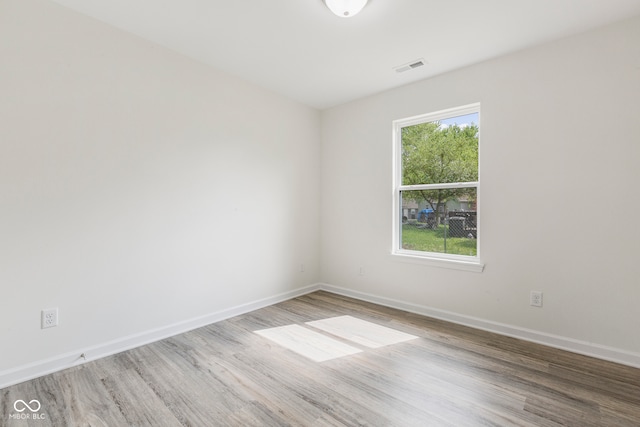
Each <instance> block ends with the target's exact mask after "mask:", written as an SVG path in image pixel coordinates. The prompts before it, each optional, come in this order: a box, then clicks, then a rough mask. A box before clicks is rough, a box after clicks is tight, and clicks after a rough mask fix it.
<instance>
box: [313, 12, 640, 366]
mask: <svg viewBox="0 0 640 427" xmlns="http://www.w3.org/2000/svg"><path fill="white" fill-rule="evenodd" d="M639 99H640V19H639V18H636V19H633V20H629V21H627V22H623V23H620V24H617V25H613V26H610V27H606V28H602V29H600V30H598V31H594V32H590V33H587V34H583V35H580V36H576V37H573V38H569V39H565V40H562V41H558V42H555V43H551V44H547V45H544V46H541V47H537V48H532V49H529V50H526V51H522V52H519V53H515V54H512V55H509V56H506V57H502V58H499V59H495V60H491V61H488V62H485V63H482V64H479V65H476V66H472V67H469V68H465V69H462V70H459V71H456V72H451V73H448V74H445V75H441V76H439V77H436V78H432V79H428V80H424V81H421V82H419V83H415V84H411V85H408V86H405V87H401V88H399V89H396V90H391V91H388V92H385V93H382V94H379V95H376V96H371V97H368V98H366V99H362V100H359V101H355V102H352V103H349V104H346V105H342V106H338V107H335V108H333V109H330V110H327V111H324V112H323V115H322V120H323V121H322V123H323V125H322V186H323V190H322V231H323V233H322V251H321V253H322V278H323V280H324V281H325V282H327V283H328V284H331V285H334V286H336V287H341V288H344V289H346V290H348V291H349V292H352V293H355V294H361V295H372V296H375V297H376V298H380V299H390V300H391V299H392V300H398V301H400V302H404V303H411V304H415V305H417V306H422V307H426V308H427V309H428V310H433V311H434V312H438V311H442V312H443V313H449V314H453V315H454V317H455V316H462V317H468V318H469V319H476V320H478V319H480V320H481V321H486V322H489V323H490V322H497V323H498V324H501V325H508V326H510V327H512V328H513V330H520V331H526V330H529V329H530V330H533V331H537V332H538V333H539V335H540V336H544V335H546V334H550V335H553V336H558V337H564V338H566V339H567V340H566V341H565V342H571V340H578V341H579V342H580V343H581V344H590V345H591V344H592V345H594V346H604V347H612V348H613V349H615V350H616V351H618V350H619V351H620V353H621V354H623V353H625V352H630V353H632V356H633V357H634V358H635V359H633V358H632V359H631V360H635V361H636V362H638V361H640V333H638V331H639V330H640V316H639V315H638V313H639V309H638V307H640V285H639V283H640V222H639V220H638V213H640V197H639V196H638V183H639V182H640V166H639V162H640V133H639V128H638V123H639V121H638V120H639V117H640V104H639V103H638V100H639ZM473 102H481V109H482V118H481V148H480V150H481V153H480V156H481V160H480V162H481V164H480V168H481V178H480V179H481V192H480V206H481V224H480V227H481V233H482V239H481V243H480V245H481V246H480V249H481V253H482V254H481V256H482V260H483V261H484V262H485V263H486V267H485V271H484V272H482V273H473V272H465V271H457V270H450V269H443V268H436V267H426V266H421V265H415V264H407V263H402V262H398V261H397V260H394V259H392V257H391V256H390V251H391V202H392V194H393V192H392V186H391V177H392V171H391V166H392V165H391V153H392V148H391V122H392V120H395V119H400V118H404V117H410V116H414V115H418V114H423V113H429V112H433V111H438V110H441V109H445V108H450V107H456V106H460V105H465V104H469V103H473ZM360 267H362V268H363V269H364V275H362V276H360V275H359V268H360ZM530 290H541V291H543V292H544V307H543V308H541V309H540V308H534V307H530V306H529V304H528V298H529V291H530ZM428 310H427V311H428ZM471 323H473V322H471ZM480 323H482V322H480Z"/></svg>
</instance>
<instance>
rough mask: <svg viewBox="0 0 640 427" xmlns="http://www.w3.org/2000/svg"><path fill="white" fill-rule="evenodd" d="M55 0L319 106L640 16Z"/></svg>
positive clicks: (493, 2)
mask: <svg viewBox="0 0 640 427" xmlns="http://www.w3.org/2000/svg"><path fill="white" fill-rule="evenodd" d="M53 1H55V2H56V3H59V4H62V5H65V6H68V7H70V8H72V9H75V10H77V11H79V12H82V13H84V14H87V15H89V16H92V17H94V18H97V19H99V20H100V21H104V22H106V23H109V24H111V25H113V26H115V27H118V28H120V29H123V30H125V31H128V32H130V33H133V34H136V35H138V36H141V37H143V38H145V39H148V40H151V41H153V42H156V43H159V44H161V45H164V46H166V47H168V48H170V49H172V50H175V51H177V52H181V53H183V54H184V55H187V56H189V57H191V58H194V59H197V60H199V61H202V62H205V63H207V64H210V65H212V66H213V67H215V68H217V69H220V70H223V71H226V72H228V73H230V74H233V75H236V76H239V77H241V78H243V79H245V80H248V81H251V82H253V83H255V84H258V85H260V86H262V87H265V88H268V89H270V90H273V91H275V92H278V93H281V94H283V95H285V96H288V97H290V98H293V99H295V100H298V101H300V102H302V103H305V104H307V105H310V106H313V107H317V108H327V107H331V106H334V105H337V104H340V103H343V102H347V101H350V100H353V99H357V98H360V97H363V96H366V95H370V94H373V93H376V92H380V91H383V90H386V89H390V88H393V87H397V86H400V85H403V84H406V83H409V82H412V81H416V80H420V79H424V78H427V77H430V76H434V75H436V74H440V73H443V72H446V71H449V70H453V69H456V68H460V67H463V66H466V65H469V64H473V63H477V62H480V61H483V60H486V59H489V58H492V57H496V56H499V55H503V54H505V53H508V52H513V51H516V50H520V49H523V48H525V47H528V46H532V45H536V44H540V43H543V42H546V41H550V40H554V39H558V38H561V37H565V36H568V35H571V34H575V33H579V32H583V31H586V30H588V29H591V28H594V27H598V26H601V25H604V24H608V23H611V22H615V21H618V20H622V19H625V18H627V17H632V16H636V15H640V0H370V1H369V4H368V5H367V6H366V7H365V8H364V10H363V11H362V12H361V13H360V14H359V15H357V16H355V17H352V18H348V19H344V18H338V17H336V16H335V15H333V14H332V13H331V12H329V10H328V9H327V8H326V7H325V6H324V4H323V2H322V0H53ZM418 58H424V59H425V61H426V62H427V65H426V66H424V67H420V68H417V69H414V70H411V71H408V72H405V73H396V72H395V71H394V69H393V68H394V67H395V66H398V65H402V64H406V63H408V62H411V61H413V60H415V59H418Z"/></svg>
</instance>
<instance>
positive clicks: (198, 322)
mask: <svg viewBox="0 0 640 427" xmlns="http://www.w3.org/2000/svg"><path fill="white" fill-rule="evenodd" d="M318 290H324V291H327V292H331V293H334V294H337V295H344V296H347V297H351V298H355V299H359V300H362V301H368V302H372V303H375V304H379V305H383V306H386V307H391V308H397V309H400V310H404V311H408V312H411V313H416V314H421V315H423V316H428V317H433V318H436V319H440V320H445V321H448V322H452V323H457V324H460V325H465V326H469V327H472V328H476V329H481V330H485V331H489V332H495V333H498V334H501V335H506V336H510V337H513V338H519V339H522V340H525V341H531V342H535V343H538V344H543V345H547V346H550V347H555V348H559V349H562V350H567V351H570V352H573V353H578V354H583V355H586V356H591V357H596V358H598V359H603V360H608V361H611V362H616V363H620V364H623V365H628V366H632V367H635V368H640V354H638V353H632V352H627V351H624V350H620V349H617V348H612V347H606V346H602V345H598V344H592V343H588V342H584V341H579V340H574V339H571V338H566V337H561V336H557V335H552V334H546V333H543V332H539V331H534V330H530V329H525V328H520V327H517V326H511V325H506V324H503V323H498V322H492V321H488V320H484V319H479V318H476V317H471V316H465V315H461V314H457V313H453V312H449V311H445V310H439V309H436V308H432V307H427V306H422V305H417V304H412V303H408V302H404V301H399V300H395V299H392V298H386V297H381V296H377V295H373V294H369V293H365V292H359V291H354V290H351V289H346V288H341V287H338V286H333V285H329V284H325V283H318V284H315V285H309V286H305V287H303V288H299V289H295V290H292V291H288V292H284V293H280V294H277V295H274V296H272V297H268V298H263V299H260V300H257V301H253V302H249V303H246V304H241V305H238V306H236V307H231V308H229V309H225V310H221V311H217V312H215V313H211V314H207V315H205V316H201V317H197V318H194V319H190V320H186V321H183V322H179V323H175V324H173V325H168V326H165V327H162V328H157V329H153V330H150V331H146V332H143V333H139V334H134V335H129V336H127V337H123V338H121V339H117V340H113V341H110V342H107V343H104V344H100V345H97V346H94V347H89V348H82V349H77V350H75V351H72V352H69V353H65V354H62V355H58V356H55V357H52V358H49V359H45V360H40V361H37V362H34V363H30V364H27V365H22V366H18V367H16V368H14V369H10V370H6V371H2V372H0V389H2V388H5V387H8V386H10V385H14V384H18V383H21V382H24V381H28V380H31V379H33V378H37V377H41V376H43V375H47V374H50V373H53V372H57V371H61V370H63V369H67V368H70V367H72V366H76V365H80V364H82V363H85V362H87V361H90V360H96V359H100V358H102V357H106V356H111V355H113V354H116V353H120V352H122V351H126V350H130V349H132V348H136V347H140V346H142V345H145V344H150V343H152V342H155V341H159V340H162V339H165V338H169V337H171V336H174V335H177V334H181V333H184V332H188V331H191V330H193V329H196V328H200V327H202V326H206V325H210V324H212V323H216V322H219V321H221V320H225V319H229V318H231V317H234V316H238V315H240V314H244V313H248V312H250V311H253V310H257V309H260V308H263V307H267V306H270V305H273V304H277V303H279V302H282V301H286V300H289V299H292V298H296V297H298V296H301V295H305V294H308V293H311V292H315V291H318ZM81 354H84V355H85V358H82V357H81V356H80V355H81Z"/></svg>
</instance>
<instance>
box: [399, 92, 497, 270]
mask: <svg viewBox="0 0 640 427" xmlns="http://www.w3.org/2000/svg"><path fill="white" fill-rule="evenodd" d="M472 113H478V122H479V123H478V127H479V132H480V133H481V132H482V130H481V129H480V122H481V119H480V103H475V104H469V105H464V106H462V107H455V108H449V109H446V110H441V111H436V112H433V113H428V114H422V115H419V116H414V117H409V118H405V119H400V120H394V121H393V203H392V205H393V213H392V216H391V217H392V221H393V225H392V230H393V233H392V250H391V255H392V256H393V257H394V258H395V259H397V260H399V261H405V262H412V263H419V264H423V265H429V266H436V267H444V268H453V269H458V270H467V271H475V272H481V271H482V270H483V269H484V264H483V263H482V262H481V261H480V234H481V229H480V226H479V225H480V151H478V181H475V182H455V183H444V184H421V185H402V128H404V127H408V126H413V125H417V124H421V123H428V122H435V121H439V120H445V119H450V118H453V117H457V116H463V115H465V114H472ZM480 145H481V144H480V135H478V150H480ZM469 187H475V188H476V191H477V195H476V197H477V202H476V212H477V214H476V215H477V219H476V221H477V224H478V228H477V236H476V238H477V242H476V244H477V247H476V256H464V255H455V254H442V253H437V252H425V251H412V250H407V249H403V248H402V245H401V238H402V237H401V236H402V234H401V233H402V221H401V219H402V205H401V204H402V202H401V192H402V191H410V190H437V189H443V188H469Z"/></svg>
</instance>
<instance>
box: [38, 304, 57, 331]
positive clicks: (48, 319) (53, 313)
mask: <svg viewBox="0 0 640 427" xmlns="http://www.w3.org/2000/svg"><path fill="white" fill-rule="evenodd" d="M40 320H41V322H42V323H41V327H42V329H46V328H53V327H54V326H58V308H57V307H56V308H47V309H46V310H42V317H41V319H40Z"/></svg>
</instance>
